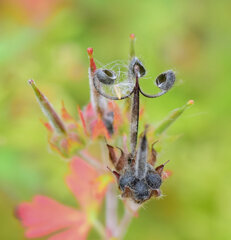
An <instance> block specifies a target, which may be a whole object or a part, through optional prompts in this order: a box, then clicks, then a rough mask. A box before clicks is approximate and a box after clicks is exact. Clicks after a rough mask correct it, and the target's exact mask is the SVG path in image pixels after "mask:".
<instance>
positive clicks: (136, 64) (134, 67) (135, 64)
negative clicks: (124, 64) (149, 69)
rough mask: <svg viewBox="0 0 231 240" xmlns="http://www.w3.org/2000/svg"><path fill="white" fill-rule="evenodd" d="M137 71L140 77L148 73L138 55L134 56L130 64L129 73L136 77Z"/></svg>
mask: <svg viewBox="0 0 231 240" xmlns="http://www.w3.org/2000/svg"><path fill="white" fill-rule="evenodd" d="M137 72H138V78H140V77H143V76H144V75H145V74H146V70H145V68H144V65H143V63H142V62H141V61H140V60H139V59H138V58H137V57H134V58H133V59H132V60H131V62H130V64H129V73H130V74H131V75H132V76H133V77H134V78H135V77H136V73H137Z"/></svg>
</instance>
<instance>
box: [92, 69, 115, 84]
mask: <svg viewBox="0 0 231 240" xmlns="http://www.w3.org/2000/svg"><path fill="white" fill-rule="evenodd" d="M95 76H96V77H97V79H98V80H99V81H100V82H101V83H103V84H106V85H112V84H114V82H115V80H116V74H115V73H114V72H113V71H111V70H109V69H97V70H96V71H95Z"/></svg>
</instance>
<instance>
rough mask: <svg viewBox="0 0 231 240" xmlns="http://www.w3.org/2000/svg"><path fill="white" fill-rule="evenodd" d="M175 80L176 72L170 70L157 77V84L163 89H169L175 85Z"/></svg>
mask: <svg viewBox="0 0 231 240" xmlns="http://www.w3.org/2000/svg"><path fill="white" fill-rule="evenodd" d="M175 80H176V76H175V73H174V72H173V71H172V70H168V71H166V72H163V73H161V74H160V75H159V76H158V77H157V78H156V85H157V87H158V88H160V89H161V90H162V91H168V90H169V89H170V88H171V87H172V86H173V84H174V82H175Z"/></svg>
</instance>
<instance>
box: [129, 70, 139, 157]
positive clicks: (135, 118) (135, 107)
mask: <svg viewBox="0 0 231 240" xmlns="http://www.w3.org/2000/svg"><path fill="white" fill-rule="evenodd" d="M139 94H140V93H139V82H138V75H137V74H136V85H135V87H134V92H133V100H132V106H131V125H130V137H131V140H130V143H131V153H132V154H134V153H135V150H136V145H137V134H138V128H139V109H140V95H139Z"/></svg>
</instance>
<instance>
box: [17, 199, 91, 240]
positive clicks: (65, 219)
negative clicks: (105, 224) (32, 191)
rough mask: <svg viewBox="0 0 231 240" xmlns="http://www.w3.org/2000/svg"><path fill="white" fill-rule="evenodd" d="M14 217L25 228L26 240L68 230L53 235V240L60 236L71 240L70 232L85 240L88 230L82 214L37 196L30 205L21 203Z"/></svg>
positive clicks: (84, 216)
mask: <svg viewBox="0 0 231 240" xmlns="http://www.w3.org/2000/svg"><path fill="white" fill-rule="evenodd" d="M16 216H17V217H18V218H19V219H20V220H21V221H22V224H23V225H24V226H25V227H26V228H27V230H26V237H28V238H37V237H42V236H46V235H48V234H50V233H53V232H56V231H58V230H65V229H66V228H70V229H69V230H67V231H63V232H61V233H58V234H57V235H55V236H56V238H53V240H54V239H61V238H60V236H62V237H63V238H62V239H65V240H71V239H73V236H72V238H71V237H70V232H73V231H74V232H75V235H74V236H75V238H78V239H85V238H86V235H87V233H88V231H89V228H90V226H89V224H88V223H87V219H86V215H85V214H84V213H82V212H80V211H77V210H75V209H74V208H71V207H67V206H64V205H62V204H60V203H58V202H57V201H55V200H53V199H51V198H48V197H45V196H39V195H38V196H36V197H34V199H33V201H32V202H31V203H27V202H25V203H21V204H20V205H19V206H18V208H17V210H16ZM72 228H73V229H72ZM83 229H84V231H83ZM64 236H65V237H64ZM78 236H80V237H78ZM83 237H85V238H83ZM51 239H52V238H51Z"/></svg>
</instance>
